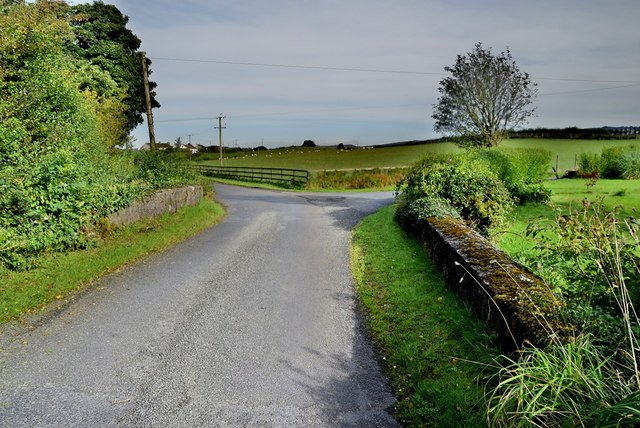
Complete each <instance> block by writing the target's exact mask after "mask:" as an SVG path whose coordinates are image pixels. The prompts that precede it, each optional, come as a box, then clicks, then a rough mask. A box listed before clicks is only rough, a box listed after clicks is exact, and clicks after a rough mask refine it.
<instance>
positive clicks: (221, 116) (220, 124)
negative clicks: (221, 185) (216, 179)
mask: <svg viewBox="0 0 640 428" xmlns="http://www.w3.org/2000/svg"><path fill="white" fill-rule="evenodd" d="M224 118H225V116H223V115H222V113H220V116H218V117H216V119H218V126H214V128H216V129H217V130H218V142H219V143H220V166H222V165H223V160H222V128H226V126H222V119H224Z"/></svg>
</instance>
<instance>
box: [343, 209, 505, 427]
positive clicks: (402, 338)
mask: <svg viewBox="0 0 640 428" xmlns="http://www.w3.org/2000/svg"><path fill="white" fill-rule="evenodd" d="M351 251H352V266H353V271H354V274H355V278H356V284H357V285H356V288H357V291H358V294H359V296H360V299H361V302H362V305H363V306H364V309H365V312H366V313H367V315H368V321H369V326H370V329H371V331H372V333H373V336H374V340H375V341H376V343H377V345H378V347H379V350H380V351H381V354H382V355H383V361H384V365H385V368H386V371H387V373H388V374H389V375H390V377H391V379H392V382H393V387H394V389H395V391H396V395H397V397H398V406H397V409H396V416H397V417H398V418H399V419H400V421H401V422H403V423H405V424H407V425H408V426H474V427H476V426H482V425H483V424H484V417H485V409H484V405H483V404H484V395H483V389H482V386H481V385H482V382H481V379H483V377H484V376H485V375H486V372H485V369H486V367H485V366H483V365H482V364H481V363H483V362H484V363H492V361H493V360H494V358H495V357H497V355H498V353H499V352H498V349H497V348H496V347H495V346H494V345H493V337H492V335H491V334H489V333H488V332H487V331H486V330H485V329H484V326H483V325H482V322H481V321H480V320H478V319H477V318H475V317H474V316H473V315H472V314H471V312H470V311H469V310H468V308H466V307H465V305H464V304H463V303H462V302H461V301H460V299H459V298H458V297H457V295H455V293H453V292H452V291H451V290H449V288H448V287H447V285H446V284H445V282H444V279H443V278H442V276H441V274H440V273H439V272H438V269H437V267H436V266H435V265H434V264H433V262H432V261H431V260H430V259H429V258H428V257H427V255H426V254H425V252H424V250H423V249H422V248H421V247H420V245H419V244H418V243H417V242H416V241H415V240H414V239H412V238H411V237H409V236H407V234H406V233H405V232H404V231H403V230H402V229H401V228H400V227H399V226H398V225H397V223H396V222H395V221H394V207H388V208H385V209H383V210H381V211H379V212H378V213H377V214H374V215H372V216H370V217H367V218H366V219H365V220H364V221H363V222H362V223H361V224H360V225H359V226H358V228H357V229H356V231H355V232H354V235H353V238H352V250H351Z"/></svg>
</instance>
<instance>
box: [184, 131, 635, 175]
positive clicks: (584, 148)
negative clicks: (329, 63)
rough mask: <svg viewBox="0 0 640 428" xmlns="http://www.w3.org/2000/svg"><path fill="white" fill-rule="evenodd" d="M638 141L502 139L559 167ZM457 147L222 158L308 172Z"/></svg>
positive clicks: (388, 163) (393, 163)
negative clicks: (542, 152) (543, 152)
mask: <svg viewBox="0 0 640 428" xmlns="http://www.w3.org/2000/svg"><path fill="white" fill-rule="evenodd" d="M634 143H635V144H637V141H636V140H610V141H609V140H554V139H513V140H505V141H503V143H502V146H503V147H529V148H544V149H547V150H549V151H550V152H551V153H552V154H553V159H552V162H551V163H550V164H549V173H551V167H552V166H555V165H556V156H557V160H558V164H559V167H560V169H562V170H564V169H569V168H573V167H574V166H575V162H576V158H577V157H578V156H579V155H580V153H582V152H588V153H599V152H601V151H602V149H603V148H605V147H612V146H624V145H629V144H634ZM456 150H459V149H458V148H457V147H456V146H455V145H454V144H453V143H431V144H420V145H413V146H401V147H381V148H374V149H369V148H366V149H365V148H361V149H355V150H344V151H339V150H336V149H329V148H324V147H313V148H310V147H294V148H287V149H276V150H266V151H259V152H241V153H233V154H228V155H226V156H225V157H224V165H226V166H256V167H267V168H292V169H306V170H310V171H324V170H331V169H361V168H391V167H404V166H410V165H412V164H414V163H415V162H417V161H418V160H420V158H422V157H423V156H424V155H426V154H427V153H443V152H444V153H447V152H453V151H456ZM194 160H195V162H202V163H203V164H208V165H220V161H219V160H218V155H217V154H215V153H207V154H203V155H201V156H199V157H196V158H195V159H194Z"/></svg>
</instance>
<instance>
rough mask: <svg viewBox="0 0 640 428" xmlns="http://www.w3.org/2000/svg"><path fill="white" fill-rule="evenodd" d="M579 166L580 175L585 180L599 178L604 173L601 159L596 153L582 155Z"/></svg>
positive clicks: (583, 153)
mask: <svg viewBox="0 0 640 428" xmlns="http://www.w3.org/2000/svg"><path fill="white" fill-rule="evenodd" d="M578 166H579V167H580V169H579V170H578V175H579V176H580V177H583V178H598V177H600V173H601V172H602V162H601V157H600V155H598V154H596V153H585V152H582V153H580V158H579V159H578Z"/></svg>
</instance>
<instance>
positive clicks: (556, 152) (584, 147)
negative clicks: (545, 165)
mask: <svg viewBox="0 0 640 428" xmlns="http://www.w3.org/2000/svg"><path fill="white" fill-rule="evenodd" d="M630 144H639V142H638V140H560V139H545V138H523V139H513V140H505V141H503V142H502V147H526V148H542V149H547V150H549V151H550V152H551V153H553V160H552V166H555V165H556V160H557V161H558V166H559V168H560V170H566V169H570V168H574V167H575V166H576V163H577V159H578V158H579V157H580V153H600V152H602V149H604V148H608V147H616V146H628V145H630Z"/></svg>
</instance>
